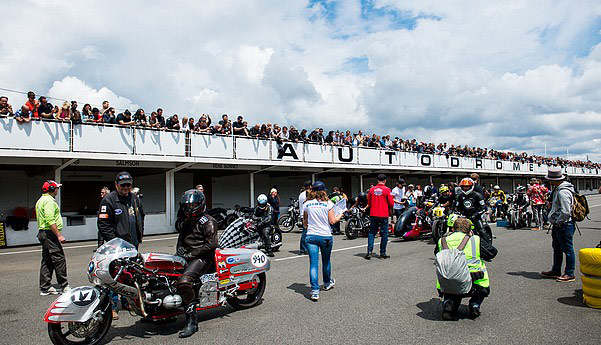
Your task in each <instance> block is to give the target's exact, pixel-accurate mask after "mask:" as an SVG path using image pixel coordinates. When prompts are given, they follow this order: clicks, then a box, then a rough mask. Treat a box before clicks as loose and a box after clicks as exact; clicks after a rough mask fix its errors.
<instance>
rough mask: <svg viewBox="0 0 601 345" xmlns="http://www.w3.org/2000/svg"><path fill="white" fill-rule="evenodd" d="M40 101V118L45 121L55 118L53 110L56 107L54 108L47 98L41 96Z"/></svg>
mask: <svg viewBox="0 0 601 345" xmlns="http://www.w3.org/2000/svg"><path fill="white" fill-rule="evenodd" d="M38 101H39V102H40V106H39V107H38V114H39V115H40V117H41V118H44V119H51V118H53V117H52V110H53V109H54V106H52V103H50V102H48V100H46V97H44V96H40V98H38Z"/></svg>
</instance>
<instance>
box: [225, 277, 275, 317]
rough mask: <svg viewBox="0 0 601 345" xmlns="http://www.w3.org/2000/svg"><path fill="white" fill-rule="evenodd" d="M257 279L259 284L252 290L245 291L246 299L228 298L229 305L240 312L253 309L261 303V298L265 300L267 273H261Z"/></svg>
mask: <svg viewBox="0 0 601 345" xmlns="http://www.w3.org/2000/svg"><path fill="white" fill-rule="evenodd" d="M255 279H256V280H258V282H259V284H258V285H257V286H256V287H254V288H252V289H250V290H247V291H244V292H245V294H244V295H245V298H244V299H241V298H239V297H241V296H234V297H230V298H228V299H227V303H229V305H231V306H232V307H234V308H235V309H238V310H240V309H248V308H252V307H254V306H256V305H258V304H259V303H261V301H262V300H261V298H263V293H264V292H265V285H266V283H267V278H266V276H265V273H261V274H259V275H257V277H256V278H255Z"/></svg>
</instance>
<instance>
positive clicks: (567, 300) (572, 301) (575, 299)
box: [557, 289, 588, 308]
mask: <svg viewBox="0 0 601 345" xmlns="http://www.w3.org/2000/svg"><path fill="white" fill-rule="evenodd" d="M557 302H559V303H563V304H567V305H572V306H575V307H585V308H588V307H587V306H586V304H584V302H583V300H582V289H578V290H574V296H570V297H559V298H558V299H557Z"/></svg>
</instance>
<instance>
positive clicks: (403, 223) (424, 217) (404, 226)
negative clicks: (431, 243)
mask: <svg viewBox="0 0 601 345" xmlns="http://www.w3.org/2000/svg"><path fill="white" fill-rule="evenodd" d="M420 206H423V207H418V206H412V207H409V208H408V209H407V210H406V211H405V212H403V214H402V215H401V216H400V217H399V219H398V220H397V222H396V224H395V225H394V235H395V236H396V237H399V238H402V239H405V240H410V239H416V238H421V237H426V236H431V235H432V217H431V215H430V212H431V209H432V207H433V206H434V202H432V201H425V202H424V203H423V205H420Z"/></svg>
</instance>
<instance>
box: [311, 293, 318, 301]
mask: <svg viewBox="0 0 601 345" xmlns="http://www.w3.org/2000/svg"><path fill="white" fill-rule="evenodd" d="M311 300H312V301H313V302H317V301H319V291H313V292H311Z"/></svg>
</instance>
